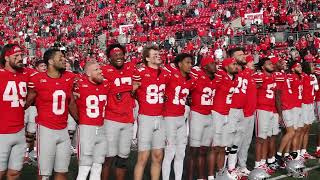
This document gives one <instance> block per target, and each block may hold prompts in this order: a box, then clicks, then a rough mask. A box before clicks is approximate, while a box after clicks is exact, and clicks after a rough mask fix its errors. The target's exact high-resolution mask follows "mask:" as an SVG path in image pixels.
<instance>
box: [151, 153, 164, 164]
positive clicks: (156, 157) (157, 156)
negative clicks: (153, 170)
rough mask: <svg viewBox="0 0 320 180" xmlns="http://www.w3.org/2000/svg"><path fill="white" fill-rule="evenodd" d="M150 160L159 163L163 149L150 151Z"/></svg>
mask: <svg viewBox="0 0 320 180" xmlns="http://www.w3.org/2000/svg"><path fill="white" fill-rule="evenodd" d="M151 156H152V161H153V162H155V163H161V162H162V159H163V151H156V152H152V153H151Z"/></svg>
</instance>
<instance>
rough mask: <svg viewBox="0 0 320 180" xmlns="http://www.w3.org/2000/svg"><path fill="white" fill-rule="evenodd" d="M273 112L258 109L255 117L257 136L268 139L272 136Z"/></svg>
mask: <svg viewBox="0 0 320 180" xmlns="http://www.w3.org/2000/svg"><path fill="white" fill-rule="evenodd" d="M271 115H272V112H268V111H264V110H260V109H258V110H257V111H256V117H255V131H256V137H259V138H262V139H266V138H267V137H270V136H271V128H270V120H271Z"/></svg>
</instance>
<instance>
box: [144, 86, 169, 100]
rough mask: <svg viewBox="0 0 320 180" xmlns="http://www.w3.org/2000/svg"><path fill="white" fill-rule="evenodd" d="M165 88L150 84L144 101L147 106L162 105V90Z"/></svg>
mask: <svg viewBox="0 0 320 180" xmlns="http://www.w3.org/2000/svg"><path fill="white" fill-rule="evenodd" d="M165 88H166V85H165V84H161V85H160V86H157V85H156V84H151V85H149V86H148V87H147V96H146V100H147V102H148V103H149V104H157V103H159V104H162V103H163V95H164V90H165Z"/></svg>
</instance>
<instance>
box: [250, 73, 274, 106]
mask: <svg viewBox="0 0 320 180" xmlns="http://www.w3.org/2000/svg"><path fill="white" fill-rule="evenodd" d="M253 77H254V79H255V81H256V83H257V84H261V85H260V87H259V88H258V89H257V98H258V100H257V109H261V110H265V111H269V112H276V103H275V90H276V87H277V84H276V81H275V77H274V76H273V75H271V76H268V75H267V74H266V73H256V74H254V75H253Z"/></svg>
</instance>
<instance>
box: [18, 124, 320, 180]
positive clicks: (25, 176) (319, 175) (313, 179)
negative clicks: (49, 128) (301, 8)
mask: <svg viewBox="0 0 320 180" xmlns="http://www.w3.org/2000/svg"><path fill="white" fill-rule="evenodd" d="M317 130H318V129H317V124H314V125H313V126H312V129H311V133H310V134H311V135H310V139H309V149H308V152H310V153H312V154H313V153H314V151H315V147H316V135H315V134H316V133H317ZM279 137H280V136H279ZM279 139H280V138H279ZM186 154H187V153H186ZM136 158H137V152H131V154H130V157H129V162H128V167H129V173H128V175H127V178H126V179H128V180H131V179H133V169H134V166H135V162H136ZM318 165H320V163H319V161H318V160H310V161H307V163H306V166H307V168H314V167H315V166H318ZM253 166H254V143H252V144H251V147H250V149H249V157H248V167H249V169H252V167H253ZM149 167H150V165H147V168H146V170H145V175H144V180H149V179H150V173H149V170H150V169H149ZM77 168H78V167H77V160H76V158H75V157H73V158H72V160H71V163H70V167H69V179H70V180H74V179H76V177H77V172H78V170H77ZM22 171H23V172H22V178H21V179H22V180H34V179H36V175H37V168H36V167H33V166H30V165H26V166H25V167H24V168H23V170H22ZM184 173H185V172H184ZM285 174H286V172H285V170H280V171H278V172H277V173H275V174H274V175H273V176H272V178H276V179H284V180H292V179H294V178H291V177H286V176H283V175H285ZM277 177H278V178H277ZM111 179H113V178H112V177H111ZM171 179H172V180H173V179H174V175H173V172H171ZM306 179H309V180H320V167H317V168H314V169H312V170H310V171H309V176H308V177H307V178H306Z"/></svg>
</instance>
